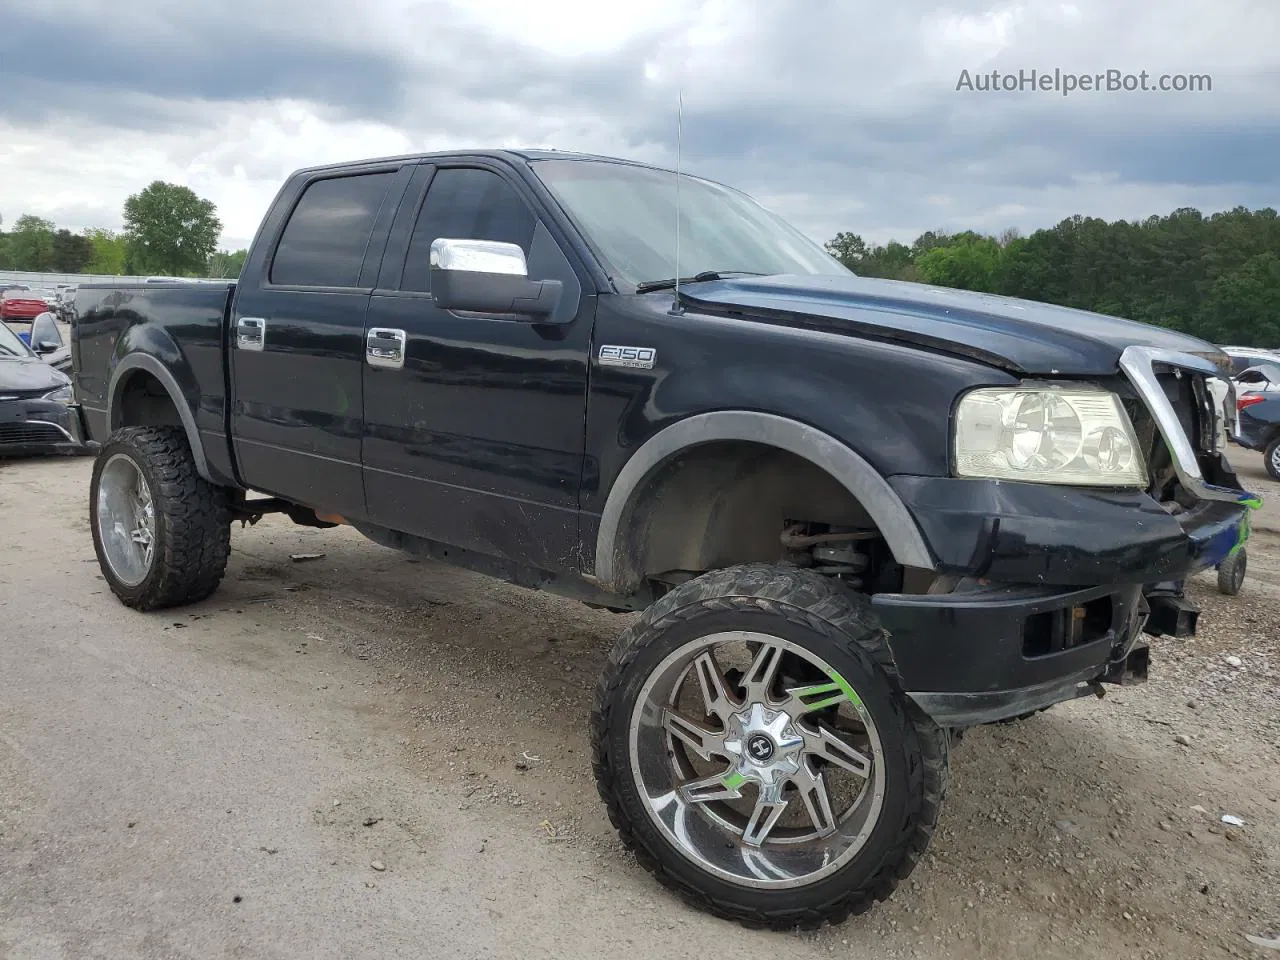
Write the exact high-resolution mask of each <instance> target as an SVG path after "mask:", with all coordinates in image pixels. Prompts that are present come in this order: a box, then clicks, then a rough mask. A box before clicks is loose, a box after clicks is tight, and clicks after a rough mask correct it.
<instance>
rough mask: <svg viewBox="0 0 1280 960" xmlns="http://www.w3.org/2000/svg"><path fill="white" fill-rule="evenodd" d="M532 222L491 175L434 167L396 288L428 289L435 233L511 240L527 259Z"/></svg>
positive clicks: (503, 184) (519, 201)
mask: <svg viewBox="0 0 1280 960" xmlns="http://www.w3.org/2000/svg"><path fill="white" fill-rule="evenodd" d="M536 224H537V220H536V218H535V217H534V215H533V211H532V210H531V209H529V205H528V204H527V203H525V202H524V200H523V199H522V198H521V197H520V194H518V193H516V190H515V188H514V187H513V186H511V184H509V183H507V181H506V180H503V179H502V177H500V176H498V175H497V174H496V173H493V172H492V171H490V170H482V169H480V168H478V167H444V168H442V169H440V170H437V171H436V174H435V176H434V177H432V179H431V186H429V187H428V188H427V196H426V199H425V200H424V201H423V203H422V209H421V210H420V211H418V221H417V223H415V224H414V227H413V237H412V238H411V239H410V241H409V253H408V259H407V260H406V262H405V267H404V279H403V280H402V281H401V283H400V288H401V289H402V290H415V291H422V292H426V291H429V290H430V289H431V244H432V242H433V241H435V240H437V239H439V238H440V237H447V238H449V239H453V240H497V241H501V242H503V243H514V244H516V246H518V247H520V249H521V250H523V251H524V255H525V256H526V257H528V256H529V247H530V245H531V244H532V243H533V230H534V227H535V226H536Z"/></svg>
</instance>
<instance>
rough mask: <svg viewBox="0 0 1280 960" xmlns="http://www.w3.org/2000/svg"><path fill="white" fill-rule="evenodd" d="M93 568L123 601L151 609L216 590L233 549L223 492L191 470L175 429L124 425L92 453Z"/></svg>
mask: <svg viewBox="0 0 1280 960" xmlns="http://www.w3.org/2000/svg"><path fill="white" fill-rule="evenodd" d="M89 523H90V526H91V527H92V529H93V546H94V550H95V552H96V553H97V555H98V565H99V566H100V567H101V568H102V575H103V576H104V577H105V578H106V581H107V584H108V585H109V586H110V587H111V592H112V593H114V594H115V595H116V596H117V597H118V598H119V599H120V601H121V602H122V603H124V604H125V605H126V606H130V607H133V608H135V609H137V610H157V609H160V608H163V607H174V606H179V605H181V604H187V603H195V602H196V601H199V600H203V599H205V598H206V597H208V596H209V595H210V594H211V593H213V591H214V590H216V589H217V587H218V583H219V582H220V581H221V580H222V574H223V571H224V570H225V569H226V565H227V557H228V555H229V553H230V550H231V514H230V511H229V510H228V507H227V500H226V497H225V495H224V494H223V492H222V490H221V489H219V488H218V487H215V486H214V485H213V484H211V483H209V482H208V481H207V480H204V479H202V478H201V477H200V475H199V474H198V473H197V472H196V465H195V458H194V457H193V456H192V455H191V447H190V446H189V445H188V443H187V437H186V434H185V433H183V431H182V430H181V429H180V428H178V427H126V428H124V429H122V430H117V431H116V432H115V433H113V434H112V435H111V437H110V438H109V439H108V440H107V442H106V443H105V444H103V446H102V449H101V450H100V451H99V453H98V458H97V460H96V461H95V462H94V465H93V478H92V480H91V481H90V486H89Z"/></svg>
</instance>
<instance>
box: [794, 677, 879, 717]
mask: <svg viewBox="0 0 1280 960" xmlns="http://www.w3.org/2000/svg"><path fill="white" fill-rule="evenodd" d="M829 676H830V677H831V682H830V683H817V684H814V685H813V686H811V687H795V688H794V689H791V690H788V691H787V693H789V694H791V696H793V697H795V698H796V699H797V700H799V701H800V702H801V703H803V704H804V705H805V708H806V709H807V710H821V709H823V708H824V707H832V706H835V705H836V704H838V703H843V702H844V701H845V700H848V701H849V702H850V703H852V704H853V705H854V706H858V707H861V706H862V705H863V704H862V698H861V697H859V696H858V695H857V694H856V693H854V692H853V687H851V686H850V685H849V681H847V680H846V679H845V678H844V677H842V676H840V675H839V674H838V673H833V674H829Z"/></svg>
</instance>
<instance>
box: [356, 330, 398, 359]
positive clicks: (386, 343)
mask: <svg viewBox="0 0 1280 960" xmlns="http://www.w3.org/2000/svg"><path fill="white" fill-rule="evenodd" d="M404 343H405V335H404V331H403V330H390V329H388V328H386V327H371V328H370V329H369V333H368V334H367V335H366V336H365V347H364V355H365V359H366V360H368V361H369V366H371V367H391V368H396V369H398V368H400V367H403V366H404Z"/></svg>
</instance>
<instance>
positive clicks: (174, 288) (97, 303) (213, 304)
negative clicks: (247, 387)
mask: <svg viewBox="0 0 1280 960" xmlns="http://www.w3.org/2000/svg"><path fill="white" fill-rule="evenodd" d="M235 286H236V285H235V283H234V282H233V281H230V280H228V281H226V282H225V283H223V282H219V283H209V282H200V283H189V282H183V281H173V282H164V283H100V284H97V283H95V284H82V285H81V286H80V288H79V290H78V291H77V292H76V303H75V318H74V321H73V323H72V330H71V354H72V370H73V373H74V377H75V383H76V396H77V398H78V400H79V402H80V403H81V405H82V407H83V410H84V418H85V427H86V429H87V431H88V434H89V437H88V439H90V440H93V441H96V442H99V443H101V442H102V441H104V440H106V438H107V435H108V434H109V433H110V432H111V423H110V422H109V418H108V410H109V409H112V405H113V396H114V398H115V399H114V403H115V404H117V406H115V409H117V410H123V409H124V407H123V406H121V405H120V404H123V403H124V402H125V401H124V400H123V399H122V398H123V396H124V391H125V390H126V389H127V388H128V387H129V386H130V383H129V381H130V380H132V379H133V378H135V377H138V376H140V375H142V374H144V373H146V374H148V375H155V376H157V377H160V378H163V377H164V376H166V375H168V376H169V377H171V379H172V380H173V381H174V383H175V384H176V386H177V388H178V391H179V393H180V395H181V397H182V399H183V401H184V404H185V406H186V410H185V411H182V410H180V411H179V413H180V414H182V415H183V419H184V420H185V419H186V417H187V416H190V418H191V420H192V421H193V422H194V424H195V428H196V429H197V430H198V431H199V433H200V435H201V438H202V439H203V440H204V444H205V447H206V451H207V453H208V456H209V466H210V467H211V468H220V467H221V466H222V465H224V464H225V469H226V472H227V473H230V470H231V460H230V455H229V451H228V447H227V439H226V399H227V372H226V369H225V366H224V362H223V357H224V356H225V352H224V351H225V339H226V337H227V323H226V317H227V309H228V307H229V305H230V302H231V296H232V293H233V292H234V291H235ZM131 354H132V355H134V356H137V355H149V356H152V357H155V358H157V359H159V360H160V361H161V362H162V368H161V369H159V370H156V371H144V370H142V369H140V368H137V367H132V368H131V367H128V366H127V364H122V363H121V362H120V361H121V358H122V357H128V356H130V355H131ZM141 383H142V381H139V384H134V390H133V393H132V394H131V395H130V399H129V401H128V402H130V403H134V404H138V403H146V402H147V393H146V391H144V390H143V389H142V386H141V385H140V384H141ZM164 385H165V386H170V385H169V384H167V383H166V384H164ZM197 385H199V386H197ZM217 472H220V473H221V472H223V471H222V470H221V469H218V470H217Z"/></svg>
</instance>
